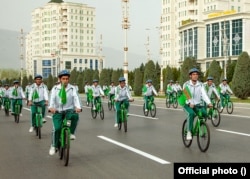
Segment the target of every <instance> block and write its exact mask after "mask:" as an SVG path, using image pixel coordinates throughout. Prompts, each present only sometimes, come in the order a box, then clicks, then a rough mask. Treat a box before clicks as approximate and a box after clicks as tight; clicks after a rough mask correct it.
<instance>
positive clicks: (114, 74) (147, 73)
mask: <svg viewBox="0 0 250 179" xmlns="http://www.w3.org/2000/svg"><path fill="white" fill-rule="evenodd" d="M193 67H196V68H198V69H200V65H199V64H198V63H197V60H196V59H194V58H192V57H188V58H186V59H185V60H184V62H183V64H182V65H181V67H180V68H178V69H177V68H171V67H169V66H167V67H166V68H164V69H163V71H162V73H163V90H164V91H165V89H166V86H167V84H168V83H169V81H170V80H173V81H179V83H180V84H183V83H184V82H186V81H187V80H189V75H188V72H189V70H190V69H191V68H193ZM226 68H227V70H226V71H227V74H226V76H227V80H228V83H229V84H230V86H231V88H232V90H233V92H234V94H235V96H237V97H238V98H241V99H247V97H249V96H250V57H249V55H248V53H247V52H242V53H241V55H240V56H239V57H238V60H237V61H233V62H232V61H231V59H229V60H228V63H227V67H226ZM121 76H123V70H122V69H116V70H115V69H112V68H107V69H103V70H102V71H101V72H99V71H98V70H91V69H87V70H84V71H82V72H79V71H76V70H72V71H71V77H70V83H71V84H76V85H78V87H79V92H80V93H82V92H84V91H83V90H84V85H85V82H89V84H92V81H93V79H98V80H99V84H100V85H104V84H107V85H109V84H110V83H111V82H114V83H115V84H116V85H117V84H118V79H119V77H121ZM160 76H161V68H160V65H159V64H158V62H156V63H154V62H153V61H152V60H150V61H148V62H147V63H146V64H145V65H144V64H141V65H140V67H138V68H135V69H134V70H133V71H129V74H128V78H129V79H128V81H129V85H130V86H131V87H132V89H133V91H134V94H135V95H141V91H142V86H143V85H144V84H145V82H146V80H147V79H151V80H152V81H153V85H154V86H155V88H156V90H157V91H159V90H160ZM208 76H212V77H213V78H214V83H215V85H219V84H220V83H221V81H222V79H223V78H224V70H223V69H221V67H220V65H219V63H218V62H217V61H215V60H214V61H212V62H211V64H210V66H209V68H208V70H207V71H206V72H205V73H201V74H200V76H199V78H200V79H199V80H200V81H203V82H205V81H206V78H207V77H208ZM14 80H16V79H15V78H11V79H8V78H7V79H6V78H5V80H4V81H2V83H11V82H13V81H14ZM19 80H20V78H19ZM57 81H58V79H57V78H56V77H53V76H52V75H50V76H49V77H48V78H47V79H44V83H46V84H47V86H48V89H49V90H50V89H51V88H52V87H53V85H54V84H55V83H56V82H57ZM29 82H30V83H31V82H33V79H32V76H29V77H27V76H24V78H23V80H22V87H23V88H25V86H26V85H27V84H28V83H29Z"/></svg>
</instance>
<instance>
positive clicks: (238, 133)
mask: <svg viewBox="0 0 250 179" xmlns="http://www.w3.org/2000/svg"><path fill="white" fill-rule="evenodd" d="M216 130H218V131H220V132H227V133H232V134H237V135H244V136H248V137H250V134H246V133H242V132H235V131H228V130H223V129H216Z"/></svg>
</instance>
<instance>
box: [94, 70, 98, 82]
mask: <svg viewBox="0 0 250 179" xmlns="http://www.w3.org/2000/svg"><path fill="white" fill-rule="evenodd" d="M93 79H96V80H98V81H99V71H98V70H94V72H93Z"/></svg>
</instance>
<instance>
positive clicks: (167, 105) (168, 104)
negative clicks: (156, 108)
mask: <svg viewBox="0 0 250 179" xmlns="http://www.w3.org/2000/svg"><path fill="white" fill-rule="evenodd" d="M166 107H167V108H170V102H169V100H168V98H166Z"/></svg>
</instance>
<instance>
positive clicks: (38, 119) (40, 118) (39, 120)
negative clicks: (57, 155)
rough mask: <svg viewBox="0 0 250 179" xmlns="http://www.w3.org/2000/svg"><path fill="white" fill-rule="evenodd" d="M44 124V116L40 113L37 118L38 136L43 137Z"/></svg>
mask: <svg viewBox="0 0 250 179" xmlns="http://www.w3.org/2000/svg"><path fill="white" fill-rule="evenodd" d="M41 124H42V116H41V115H40V114H39V115H38V118H37V127H36V128H37V135H38V138H39V139H41V126H42V125H41Z"/></svg>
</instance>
